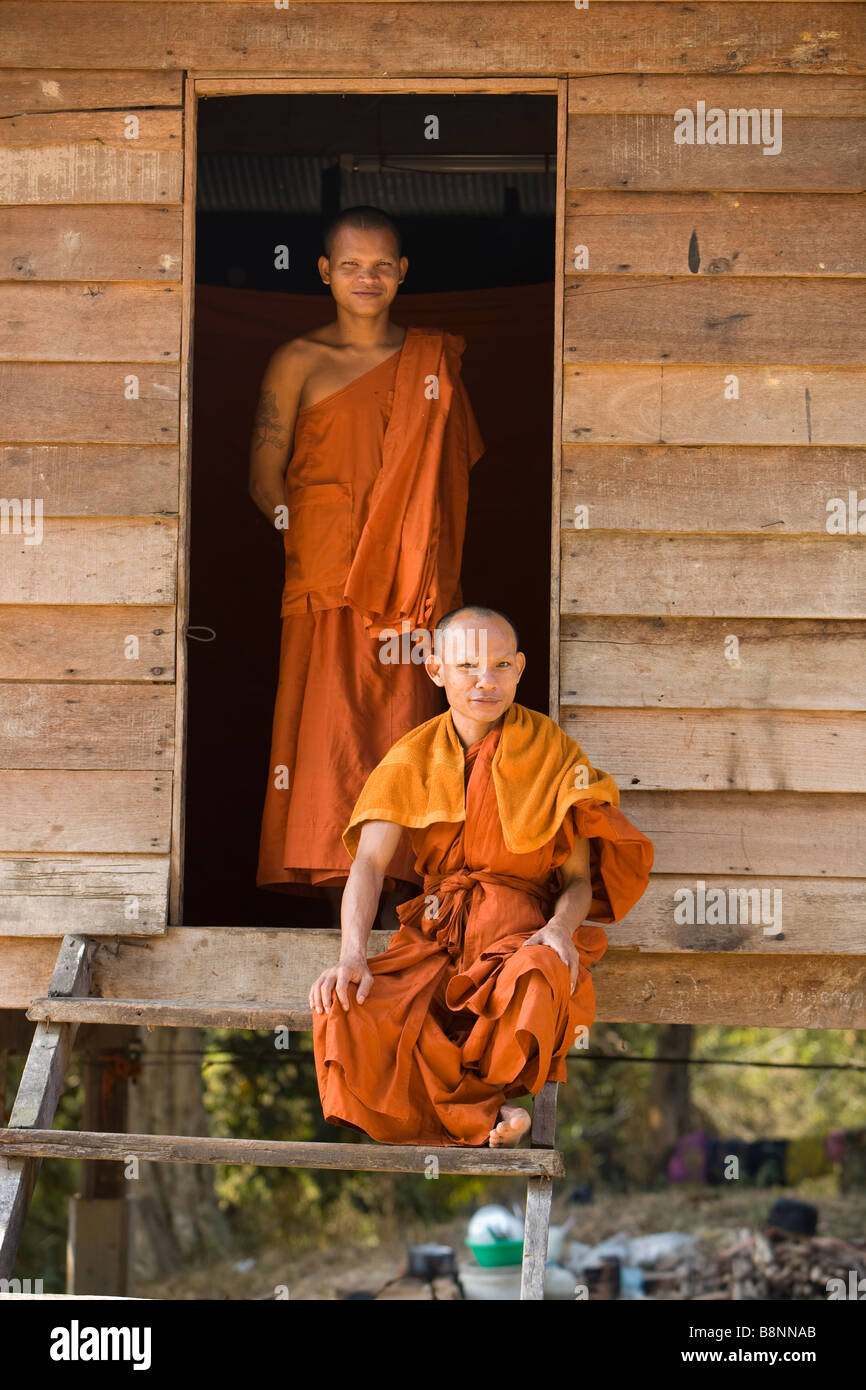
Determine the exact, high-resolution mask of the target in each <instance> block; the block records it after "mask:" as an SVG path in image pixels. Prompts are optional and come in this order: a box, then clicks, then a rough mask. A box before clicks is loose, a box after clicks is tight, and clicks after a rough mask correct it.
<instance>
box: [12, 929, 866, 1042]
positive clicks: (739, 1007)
mask: <svg viewBox="0 0 866 1390" xmlns="http://www.w3.org/2000/svg"><path fill="white" fill-rule="evenodd" d="M308 938H309V944H308V942H307V939H308ZM389 939H390V933H388V932H376V933H373V934H372V937H371V942H370V947H369V950H370V953H371V954H372V953H373V952H375V951H378V950H382V949H384V947H385V946H386V945H387V943H388V940H389ZM56 944H57V943H56V942H52V941H51V940H50V939H48V938H42V939H33V938H27V937H5V938H0V961H2V962H3V967H4V968H3V970H2V971H0V1008H13V1009H21V1008H27V1007H28V1006H29V1004H30V1001H31V1000H32V999H35V998H37V997H39V996H40V995H45V994H47V993H48V982H49V980H50V977H51V967H52V966H53V963H54V957H55V956H56ZM338 951H339V933H338V932H323V931H321V930H315V929H310V930H308V931H304V932H303V934H302V935H301V934H297V935H295V934H293V936H292V949H291V951H289V950H287V949H286V934H285V933H284V932H281V931H280V930H279V929H278V928H271V929H257V928H243V927H238V928H232V927H222V928H220V927H169V929H168V931H167V932H166V934H165V936H162V937H148V938H142V939H140V940H138V941H136V942H130V943H129V944H125V943H123V942H121V943H120V944H119V946H115V945H114V944H112V946H111V947H110V949H109V948H107V947H103V946H101V945H97V949H96V954H95V957H94V987H93V991H92V992H93V993H97V992H98V993H99V994H100V995H102V996H104V997H105V998H112V997H113V998H116V999H130V998H132V999H147V998H150V999H156V1000H175V1001H177V1002H181V1003H183V1002H199V1003H201V1002H206V1001H207V1000H209V999H226V998H228V999H236V1000H237V1001H238V1002H239V1003H240V1002H242V1001H246V1002H248V1003H251V1002H254V1001H256V1000H261V1001H264V1002H267V1001H271V1002H272V1003H273V1004H274V1005H277V1006H278V1005H280V1003H285V1004H286V1005H289V1006H291V1007H294V1006H295V1004H298V1003H299V1004H301V1005H303V1003H304V1002H305V998H306V994H307V991H308V990H309V986H310V985H311V984H312V982H313V980H314V979H315V977H316V975H317V974H319V972H320V971H321V970H322V969H323V968H324V967H325V966H326V965H328V964H330V963H331V962H332V961H333V960H335V959H336V956H337V953H338ZM593 980H594V984H595V990H596V996H597V999H598V1013H597V1015H596V1017H597V1019H598V1020H599V1021H600V1022H601V1021H607V1020H609V1021H611V1022H621V1023H622V1022H629V1021H632V1022H647V1023H653V1022H658V1021H662V1022H665V1023H719V1024H731V1025H734V1024H736V1025H740V1026H756V1027H758V1026H762V1027H770V1028H796V1027H801V1028H802V1027H811V1028H851V1027H855V1028H857V1027H859V1028H862V1027H864V1026H866V955H862V956H851V955H834V954H830V953H827V954H815V955H805V956H804V955H799V954H794V953H792V954H791V955H784V954H782V953H778V954H777V953H773V954H769V953H762V952H742V953H740V952H723V951H722V952H717V951H711V952H702V951H682V952H676V953H671V954H667V953H663V952H661V953H656V952H646V953H643V952H639V951H636V950H634V949H632V948H625V947H613V946H612V947H610V948H609V949H608V951H607V953H606V955H605V956H604V958H603V959H602V960H601V961H600V962H599V963H598V965H596V966H595V967H594V968H593Z"/></svg>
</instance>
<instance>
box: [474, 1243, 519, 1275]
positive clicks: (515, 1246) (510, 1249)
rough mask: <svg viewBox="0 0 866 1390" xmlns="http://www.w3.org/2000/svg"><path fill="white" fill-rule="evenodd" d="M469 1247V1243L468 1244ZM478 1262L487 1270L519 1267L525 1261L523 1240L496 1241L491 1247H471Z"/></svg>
mask: <svg viewBox="0 0 866 1390" xmlns="http://www.w3.org/2000/svg"><path fill="white" fill-rule="evenodd" d="M466 1244H467V1245H469V1241H468V1240H467V1242H466ZM469 1249H470V1250H471V1251H472V1253H473V1255H474V1256H475V1258H476V1260H477V1261H478V1263H479V1264H480V1265H483V1266H484V1268H485V1269H491V1268H493V1266H494V1265H519V1264H520V1262H521V1260H522V1259H523V1241H522V1240H494V1241H491V1242H490V1244H489V1245H469Z"/></svg>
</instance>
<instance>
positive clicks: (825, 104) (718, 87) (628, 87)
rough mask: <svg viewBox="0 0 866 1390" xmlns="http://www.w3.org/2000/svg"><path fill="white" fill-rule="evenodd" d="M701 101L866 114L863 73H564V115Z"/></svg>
mask: <svg viewBox="0 0 866 1390" xmlns="http://www.w3.org/2000/svg"><path fill="white" fill-rule="evenodd" d="M785 3H788V0H785ZM699 101H703V102H704V103H705V105H706V108H707V109H709V108H710V107H711V106H715V107H722V108H724V109H725V110H729V109H730V108H731V107H734V108H739V107H746V109H747V110H748V109H749V108H751V107H753V106H757V107H758V108H759V109H760V108H763V107H768V108H769V109H770V110H773V109H774V108H776V107H782V109H783V111H784V115H785V118H787V117H788V116H837V117H838V116H866V77H854V76H846V77H835V76H833V75H832V74H824V75H822V76H820V77H810V76H808V75H807V74H804V73H802V72H798V71H794V72H781V73H773V72H763V73H747V72H728V73H725V74H723V75H717V73H716V72H710V71H707V72H702V73H700V75H697V76H696V75H694V74H690V73H677V74H676V75H675V76H668V75H667V74H665V73H649V72H641V73H632V72H621V73H615V72H611V73H605V74H604V76H603V77H569V79H568V114H569V117H572V116H575V115H598V114H599V113H600V112H610V113H611V114H616V113H622V112H629V111H630V112H633V113H634V114H636V115H663V116H672V115H673V113H674V112H675V111H678V110H680V109H681V108H683V107H689V108H690V109H691V110H695V108H696V106H697V103H698V102H699Z"/></svg>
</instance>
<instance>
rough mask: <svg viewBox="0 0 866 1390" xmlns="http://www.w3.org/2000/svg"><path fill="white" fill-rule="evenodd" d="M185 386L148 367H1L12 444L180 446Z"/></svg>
mask: <svg viewBox="0 0 866 1390" xmlns="http://www.w3.org/2000/svg"><path fill="white" fill-rule="evenodd" d="M179 384H180V383H179V369H178V368H177V367H170V366H165V367H162V366H159V367H157V366H153V365H152V364H150V363H147V362H142V363H138V362H123V363H116V364H113V363H105V364H102V363H96V362H0V399H2V401H3V419H2V423H0V429H2V432H3V437H4V440H8V441H10V442H12V441H18V440H26V441H32V442H33V443H48V444H50V443H55V442H57V441H63V442H65V443H69V444H90V443H114V444H176V443H177V441H178V399H179V396H178V393H179ZM141 601H143V600H141Z"/></svg>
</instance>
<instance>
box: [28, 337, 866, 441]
mask: <svg viewBox="0 0 866 1390" xmlns="http://www.w3.org/2000/svg"><path fill="white" fill-rule="evenodd" d="M809 350H810V349H809V346H808V345H804V347H803V355H804V356H808V354H809ZM22 370H23V368H22ZM734 390H736V391H737V392H738V395H737V396H736V397H731V398H729V397H730V393H731V392H732V391H734ZM563 392H564V399H563V439H564V440H569V441H570V440H577V441H595V442H596V443H599V444H605V443H608V444H613V443H624V444H625V443H634V444H664V443H665V442H667V443H668V444H853V445H856V446H860V447H862V444H863V420H864V417H866V375H864V373H863V371H862V370H853V369H850V368H845V367H825V368H821V369H815V370H811V369H810V368H809V367H787V366H781V367H754V366H751V365H749V364H745V363H742V362H738V361H731V362H730V363H728V364H726V365H725V366H721V365H720V366H716V367H706V366H702V365H700V364H696V365H694V366H679V365H675V366H643V367H634V366H628V367H620V366H594V365H588V366H585V367H577V366H574V365H573V364H571V363H566V364H565V367H564V369H563Z"/></svg>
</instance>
